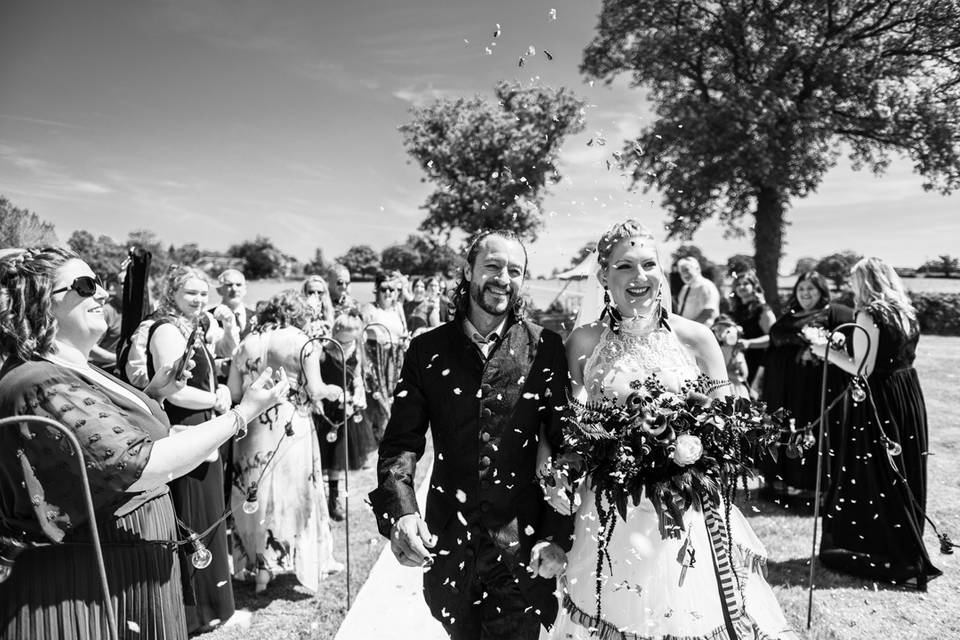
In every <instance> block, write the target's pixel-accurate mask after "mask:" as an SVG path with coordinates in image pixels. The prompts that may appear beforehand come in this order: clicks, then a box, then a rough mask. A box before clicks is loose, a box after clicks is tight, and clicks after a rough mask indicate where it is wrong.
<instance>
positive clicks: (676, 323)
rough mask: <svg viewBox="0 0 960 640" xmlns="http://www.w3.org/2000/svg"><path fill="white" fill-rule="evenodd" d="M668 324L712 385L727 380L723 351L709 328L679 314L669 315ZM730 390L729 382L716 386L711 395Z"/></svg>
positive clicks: (725, 392) (722, 393)
mask: <svg viewBox="0 0 960 640" xmlns="http://www.w3.org/2000/svg"><path fill="white" fill-rule="evenodd" d="M670 325H671V326H672V327H673V329H674V331H675V332H676V333H677V337H678V338H679V339H680V342H682V343H683V344H684V345H686V346H687V347H688V348H689V349H690V351H691V352H692V353H693V355H694V357H695V358H696V360H697V366H698V367H699V368H700V372H701V373H703V374H705V375H706V376H707V377H708V378H709V379H710V380H711V385H712V386H715V385H716V383H723V382H729V378H728V376H727V366H726V362H725V361H724V359H723V352H722V351H721V350H720V345H719V344H718V343H717V339H716V338H715V337H714V335H713V333H712V332H711V331H710V329H708V328H707V327H705V326H704V325H702V324H699V323H696V322H694V321H692V320H687V319H685V318H681V317H679V316H671V317H670ZM730 391H731V389H730V385H729V384H726V385H721V386H718V387H716V388H715V390H714V391H713V392H712V394H711V395H713V396H715V397H720V396H725V395H729V394H730Z"/></svg>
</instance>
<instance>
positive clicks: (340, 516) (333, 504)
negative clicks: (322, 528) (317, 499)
mask: <svg viewBox="0 0 960 640" xmlns="http://www.w3.org/2000/svg"><path fill="white" fill-rule="evenodd" d="M327 512H328V513H329V514H330V519H331V520H333V521H334V522H342V521H343V520H344V518H346V517H347V514H346V513H344V511H343V503H342V502H340V498H333V497H331V498H328V499H327Z"/></svg>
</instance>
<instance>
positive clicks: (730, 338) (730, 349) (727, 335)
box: [710, 313, 753, 398]
mask: <svg viewBox="0 0 960 640" xmlns="http://www.w3.org/2000/svg"><path fill="white" fill-rule="evenodd" d="M710 329H711V330H712V331H713V335H714V337H715V338H716V339H717V342H718V343H719V344H720V353H721V354H723V361H724V363H725V364H726V367H727V377H728V378H729V380H730V391H731V393H730V395H735V396H740V397H741V398H750V397H751V396H752V395H753V394H751V392H750V386H749V385H748V384H747V375H748V372H749V368H748V366H747V359H746V358H745V357H744V355H743V348H742V347H740V342H741V341H742V337H743V336H742V331H743V329H742V328H741V327H740V325H738V324H737V323H736V322H734V321H733V318H731V317H730V316H728V315H727V314H725V313H721V314H720V315H719V316H718V317H717V321H716V322H714V323H713V326H712V327H710Z"/></svg>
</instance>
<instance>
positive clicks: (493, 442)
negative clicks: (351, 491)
mask: <svg viewBox="0 0 960 640" xmlns="http://www.w3.org/2000/svg"><path fill="white" fill-rule="evenodd" d="M467 263H468V265H467V266H466V267H465V268H464V273H463V280H462V281H461V282H460V285H459V287H458V289H457V296H456V297H457V302H458V304H457V313H456V315H455V317H454V318H453V320H452V321H451V322H448V323H446V324H444V325H441V326H439V327H437V328H436V329H433V330H432V331H429V332H426V333H423V334H421V335H419V336H417V337H415V338H414V339H413V340H412V341H411V343H410V348H409V350H408V352H407V355H406V359H405V361H404V365H403V370H402V372H401V378H400V382H399V383H398V384H397V387H396V390H395V393H394V403H393V412H392V415H391V417H390V421H389V423H388V424H387V428H386V431H385V434H384V437H383V441H382V442H381V444H380V460H379V464H378V467H377V475H378V480H379V485H378V487H377V489H376V490H375V491H373V492H372V493H371V494H370V500H371V505H372V506H373V510H374V514H375V515H376V517H377V522H378V526H379V529H380V532H381V533H382V534H383V535H385V536H387V537H389V538H390V543H391V549H392V550H393V553H394V555H396V557H397V559H398V560H399V561H400V562H401V563H402V564H404V565H407V566H411V567H421V566H429V567H430V568H429V570H428V571H426V572H425V573H424V597H425V599H426V601H427V604H428V605H429V607H430V610H431V612H432V614H433V616H434V617H435V618H437V619H438V620H439V621H440V622H441V623H442V624H443V626H444V628H445V629H446V631H447V633H448V634H449V635H450V637H451V638H454V639H455V640H473V639H479V638H481V637H482V638H484V639H485V640H497V639H500V638H503V639H504V640H506V639H507V638H510V639H513V640H535V639H536V638H537V637H538V636H539V633H540V625H541V624H543V625H544V626H547V627H549V626H551V625H552V624H553V621H554V619H555V618H556V614H557V600H556V597H555V596H554V589H555V586H556V583H555V576H556V575H557V573H558V572H559V571H560V569H561V568H562V565H563V562H564V560H565V553H564V552H565V550H568V549H569V548H570V543H571V534H572V531H573V520H572V518H570V517H568V516H562V515H560V514H558V513H557V512H556V511H553V510H552V509H551V508H550V507H549V506H548V505H547V504H546V503H545V502H544V499H543V492H542V490H541V488H540V486H539V484H538V482H537V479H536V458H537V448H538V441H539V439H540V437H542V436H545V437H546V438H547V439H548V440H549V442H550V444H551V445H552V447H553V449H554V450H557V449H558V448H559V447H560V445H561V443H562V434H561V420H562V414H563V412H564V407H565V404H566V393H567V387H568V382H569V381H568V375H567V365H566V356H565V354H564V349H563V343H562V342H561V340H560V337H559V336H558V335H557V334H555V333H553V332H552V331H549V330H546V329H543V328H542V327H539V326H537V325H535V324H533V323H532V322H529V321H528V320H526V319H525V318H524V317H523V314H522V306H521V305H520V304H519V303H518V300H519V296H520V287H521V286H522V284H523V280H524V276H525V274H526V266H527V265H526V263H527V256H526V250H525V248H524V247H523V244H522V243H521V242H520V241H519V239H518V238H517V237H516V236H515V235H514V234H512V233H508V232H491V233H487V234H484V235H482V236H481V237H480V238H479V239H478V240H476V241H475V242H474V244H473V246H472V247H471V249H470V252H469V253H468V255H467ZM428 428H430V429H431V431H432V437H433V448H434V461H433V473H432V476H431V479H430V490H429V493H428V496H427V505H426V516H425V518H421V516H420V508H419V505H418V504H417V501H416V496H415V488H414V486H413V482H414V476H415V472H416V463H417V460H418V459H419V458H420V457H421V456H422V455H423V453H424V448H425V437H426V431H427V429H428Z"/></svg>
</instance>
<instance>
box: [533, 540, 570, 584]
mask: <svg viewBox="0 0 960 640" xmlns="http://www.w3.org/2000/svg"><path fill="white" fill-rule="evenodd" d="M566 564H567V554H566V553H564V551H563V549H561V548H560V547H559V546H558V545H557V544H555V543H553V542H549V541H547V540H541V541H540V542H538V543H537V544H535V545H533V548H532V549H531V550H530V564H529V565H527V570H528V571H529V572H530V574H531V575H532V576H534V577H537V576H540V577H542V578H546V579H548V580H550V579H552V578H556V577H557V576H558V575H560V573H561V572H562V571H563V568H564V566H565V565H566Z"/></svg>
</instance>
